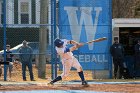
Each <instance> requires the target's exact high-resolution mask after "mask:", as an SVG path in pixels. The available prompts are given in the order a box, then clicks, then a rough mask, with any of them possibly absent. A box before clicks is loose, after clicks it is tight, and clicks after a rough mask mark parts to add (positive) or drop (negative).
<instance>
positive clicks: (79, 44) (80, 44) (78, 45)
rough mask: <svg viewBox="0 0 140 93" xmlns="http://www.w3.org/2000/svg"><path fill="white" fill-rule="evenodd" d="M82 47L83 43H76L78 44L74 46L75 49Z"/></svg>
mask: <svg viewBox="0 0 140 93" xmlns="http://www.w3.org/2000/svg"><path fill="white" fill-rule="evenodd" d="M83 45H84V44H83V43H78V44H76V47H77V48H79V47H81V46H83Z"/></svg>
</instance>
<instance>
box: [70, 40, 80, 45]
mask: <svg viewBox="0 0 140 93" xmlns="http://www.w3.org/2000/svg"><path fill="white" fill-rule="evenodd" d="M68 43H69V44H73V45H76V44H79V43H78V42H76V41H74V40H69V41H68Z"/></svg>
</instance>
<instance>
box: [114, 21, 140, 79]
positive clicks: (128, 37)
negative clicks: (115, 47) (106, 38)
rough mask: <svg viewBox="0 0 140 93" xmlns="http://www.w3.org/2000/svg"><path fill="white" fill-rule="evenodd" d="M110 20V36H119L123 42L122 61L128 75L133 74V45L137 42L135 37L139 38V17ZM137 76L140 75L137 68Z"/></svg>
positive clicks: (139, 70)
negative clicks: (111, 23) (123, 52)
mask: <svg viewBox="0 0 140 93" xmlns="http://www.w3.org/2000/svg"><path fill="white" fill-rule="evenodd" d="M112 22H113V29H112V31H113V32H112V37H119V42H120V43H121V44H123V46H124V50H125V58H124V61H125V62H126V65H127V67H128V69H129V72H130V75H131V76H133V73H134V62H135V59H134V46H135V44H136V43H137V42H136V40H137V38H140V19H134V18H133V19H131V18H128V19H126V18H119V19H113V21H112ZM112 39H113V38H112ZM112 41H113V40H112ZM137 77H140V69H137Z"/></svg>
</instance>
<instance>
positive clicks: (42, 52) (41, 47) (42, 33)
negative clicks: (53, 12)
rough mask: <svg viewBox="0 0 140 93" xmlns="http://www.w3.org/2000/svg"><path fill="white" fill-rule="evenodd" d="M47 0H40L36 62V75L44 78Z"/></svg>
mask: <svg viewBox="0 0 140 93" xmlns="http://www.w3.org/2000/svg"><path fill="white" fill-rule="evenodd" d="M48 2H49V0H40V24H41V26H40V31H39V53H40V55H39V63H38V77H39V78H46V46H47V41H48V40H47V37H48V36H47V35H48V34H47V33H48V29H47V26H45V25H43V24H48V18H47V15H48Z"/></svg>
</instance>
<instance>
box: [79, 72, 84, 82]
mask: <svg viewBox="0 0 140 93" xmlns="http://www.w3.org/2000/svg"><path fill="white" fill-rule="evenodd" d="M78 74H79V76H80V78H81V80H82V81H85V77H84V74H83V71H81V72H78Z"/></svg>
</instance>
